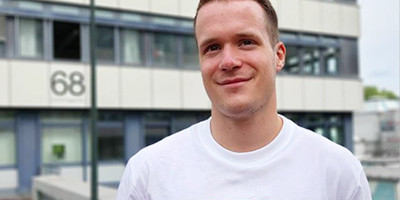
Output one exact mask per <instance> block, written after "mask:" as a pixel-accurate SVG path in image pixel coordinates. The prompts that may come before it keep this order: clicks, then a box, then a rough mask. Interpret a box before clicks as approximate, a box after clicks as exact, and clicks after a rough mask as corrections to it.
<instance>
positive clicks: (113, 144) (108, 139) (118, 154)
mask: <svg viewBox="0 0 400 200" xmlns="http://www.w3.org/2000/svg"><path fill="white" fill-rule="evenodd" d="M98 128H99V129H98V133H99V138H98V143H99V144H98V145H99V152H98V157H99V161H115V160H123V159H124V150H125V148H124V147H125V145H124V135H123V130H124V129H123V116H122V114H121V113H112V112H110V113H108V112H102V113H100V116H99V125H98Z"/></svg>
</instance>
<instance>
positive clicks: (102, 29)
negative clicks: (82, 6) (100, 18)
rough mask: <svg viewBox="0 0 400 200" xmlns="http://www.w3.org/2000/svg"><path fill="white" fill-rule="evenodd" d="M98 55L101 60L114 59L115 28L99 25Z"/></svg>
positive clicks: (108, 60)
mask: <svg viewBox="0 0 400 200" xmlns="http://www.w3.org/2000/svg"><path fill="white" fill-rule="evenodd" d="M96 40H97V41H96V45H97V47H96V57H97V60H99V61H104V62H113V61H114V28H112V27H107V26H98V27H97V37H96Z"/></svg>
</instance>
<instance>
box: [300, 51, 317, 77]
mask: <svg viewBox="0 0 400 200" xmlns="http://www.w3.org/2000/svg"><path fill="white" fill-rule="evenodd" d="M319 58H320V54H319V49H318V48H311V47H309V48H304V52H303V54H302V59H303V73H304V74H309V75H319V74H320V64H319V63H320V61H319Z"/></svg>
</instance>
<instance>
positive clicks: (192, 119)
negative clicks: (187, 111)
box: [174, 115, 198, 131]
mask: <svg viewBox="0 0 400 200" xmlns="http://www.w3.org/2000/svg"><path fill="white" fill-rule="evenodd" d="M197 121H198V120H197V117H196V115H181V116H176V117H175V124H174V125H175V131H180V130H183V129H185V128H188V127H189V126H191V125H193V124H195V123H197Z"/></svg>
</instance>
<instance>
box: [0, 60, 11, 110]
mask: <svg viewBox="0 0 400 200" xmlns="http://www.w3.org/2000/svg"><path fill="white" fill-rule="evenodd" d="M9 78H10V68H9V66H8V62H6V61H4V60H0V105H9V104H10V95H9V94H10V79H9Z"/></svg>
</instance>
